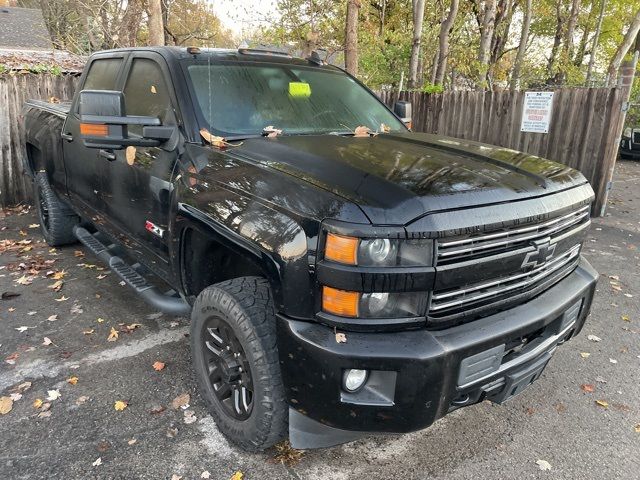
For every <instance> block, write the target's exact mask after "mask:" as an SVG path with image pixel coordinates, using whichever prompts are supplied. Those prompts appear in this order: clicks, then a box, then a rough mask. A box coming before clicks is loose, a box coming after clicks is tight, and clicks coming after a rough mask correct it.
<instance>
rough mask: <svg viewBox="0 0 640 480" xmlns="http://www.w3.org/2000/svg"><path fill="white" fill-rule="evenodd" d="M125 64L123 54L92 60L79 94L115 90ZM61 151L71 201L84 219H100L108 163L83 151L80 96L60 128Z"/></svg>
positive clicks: (93, 151)
mask: <svg viewBox="0 0 640 480" xmlns="http://www.w3.org/2000/svg"><path fill="white" fill-rule="evenodd" d="M124 64H125V54H118V55H113V54H110V55H109V56H104V57H101V56H97V57H94V58H92V59H91V61H90V63H89V65H88V66H87V70H86V73H85V75H84V76H83V78H82V79H81V81H80V86H79V90H78V92H80V91H81V90H116V89H117V87H118V80H119V79H120V76H121V74H122V72H123V67H124ZM62 151H63V155H64V164H65V171H66V176H67V178H66V183H67V189H68V193H69V196H70V198H71V201H72V202H73V203H74V205H75V206H76V207H78V209H79V210H80V211H81V212H82V213H83V214H84V215H85V216H86V217H88V218H93V217H96V216H98V217H99V216H100V215H101V213H102V212H103V211H104V205H105V198H104V194H105V192H104V189H103V186H104V184H103V178H102V176H101V169H102V166H103V164H104V163H105V162H107V161H108V160H107V159H106V158H105V157H104V152H102V151H100V150H97V149H95V148H87V147H85V146H84V143H83V142H82V139H81V138H80V114H79V95H76V96H75V101H74V102H73V104H72V105H71V110H70V112H69V115H68V116H67V120H66V122H65V123H64V125H63V127H62Z"/></svg>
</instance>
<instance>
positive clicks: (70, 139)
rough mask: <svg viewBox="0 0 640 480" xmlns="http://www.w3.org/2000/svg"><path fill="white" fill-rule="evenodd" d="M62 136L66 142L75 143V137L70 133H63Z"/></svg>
mask: <svg viewBox="0 0 640 480" xmlns="http://www.w3.org/2000/svg"><path fill="white" fill-rule="evenodd" d="M60 136H61V137H62V138H63V139H64V140H66V141H67V142H73V135H71V134H70V133H64V132H62V133H61V134H60Z"/></svg>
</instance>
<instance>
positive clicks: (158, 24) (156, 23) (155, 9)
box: [147, 0, 164, 45]
mask: <svg viewBox="0 0 640 480" xmlns="http://www.w3.org/2000/svg"><path fill="white" fill-rule="evenodd" d="M161 2H162V0H148V2H147V5H148V7H147V8H148V10H147V14H148V15H149V24H148V26H149V45H164V26H163V25H162V4H161Z"/></svg>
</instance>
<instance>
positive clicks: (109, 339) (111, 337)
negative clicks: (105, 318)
mask: <svg viewBox="0 0 640 480" xmlns="http://www.w3.org/2000/svg"><path fill="white" fill-rule="evenodd" d="M116 340H118V331H117V330H116V329H115V328H113V327H111V331H110V332H109V336H108V337H107V342H115V341H116Z"/></svg>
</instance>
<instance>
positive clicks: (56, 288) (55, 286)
mask: <svg viewBox="0 0 640 480" xmlns="http://www.w3.org/2000/svg"><path fill="white" fill-rule="evenodd" d="M63 285H64V282H63V281H62V280H58V281H57V282H55V283H53V284H51V285H49V286H48V287H47V288H50V289H52V290H53V291H54V292H59V291H60V290H61V289H62V286H63Z"/></svg>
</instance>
